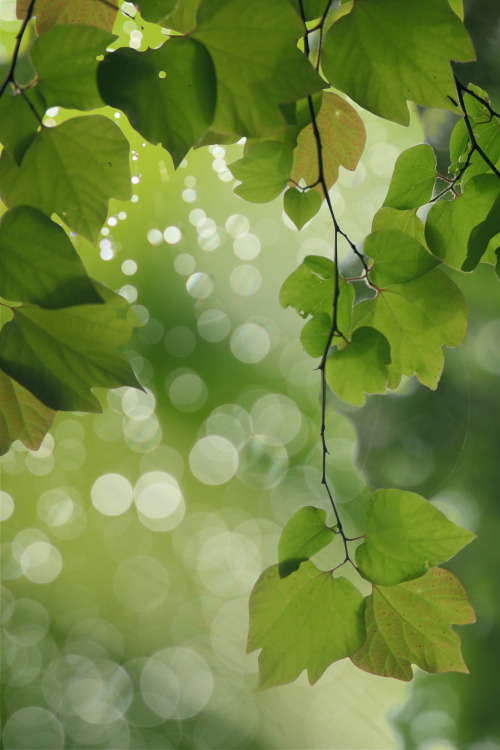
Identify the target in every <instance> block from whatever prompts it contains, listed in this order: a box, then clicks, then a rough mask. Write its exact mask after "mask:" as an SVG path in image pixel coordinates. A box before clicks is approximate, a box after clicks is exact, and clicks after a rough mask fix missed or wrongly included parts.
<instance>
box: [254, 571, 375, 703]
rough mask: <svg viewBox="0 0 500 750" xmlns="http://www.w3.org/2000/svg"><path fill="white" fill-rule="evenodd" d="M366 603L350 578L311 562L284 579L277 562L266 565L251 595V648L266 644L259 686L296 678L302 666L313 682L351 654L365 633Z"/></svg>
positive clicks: (261, 662) (281, 682)
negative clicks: (336, 575)
mask: <svg viewBox="0 0 500 750" xmlns="http://www.w3.org/2000/svg"><path fill="white" fill-rule="evenodd" d="M364 606H365V600H364V598H363V596H362V595H361V594H360V593H359V591H358V590H357V589H356V588H355V587H354V586H353V585H352V583H350V582H349V581H347V580H346V579H345V578H332V575H331V573H330V572H328V571H327V572H326V573H324V572H322V571H320V570H318V569H317V568H316V567H315V566H314V565H313V564H312V563H311V562H309V561H307V562H304V563H302V565H301V566H300V568H299V569H298V570H297V571H295V572H294V573H291V574H290V575H289V576H287V577H286V578H281V577H280V574H279V570H278V565H273V566H271V567H270V568H267V570H265V571H264V573H262V575H261V576H260V578H259V580H258V581H257V583H256V584H255V586H254V589H253V591H252V594H251V596H250V630H249V634H248V647H247V651H248V652H249V653H250V652H252V651H255V649H258V648H260V649H262V651H261V654H260V656H259V688H260V689H264V688H269V687H273V686H275V685H284V684H286V683H288V682H293V680H295V679H296V678H297V677H298V676H299V674H300V673H301V672H302V671H303V670H304V669H307V671H308V676H309V682H310V683H311V685H312V684H314V683H315V682H317V680H319V678H320V677H321V675H322V674H323V672H324V671H325V670H326V669H327V667H329V666H330V664H332V663H333V662H334V661H338V660H339V659H343V658H344V657H346V656H351V655H352V654H353V653H354V652H355V651H357V650H358V649H359V648H360V646H361V644H362V643H363V640H364V638H365V625H364Z"/></svg>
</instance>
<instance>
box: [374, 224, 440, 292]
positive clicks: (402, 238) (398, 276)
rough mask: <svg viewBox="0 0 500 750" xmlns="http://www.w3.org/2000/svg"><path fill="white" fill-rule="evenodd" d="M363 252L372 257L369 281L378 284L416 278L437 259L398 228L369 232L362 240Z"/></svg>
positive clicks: (390, 283)
mask: <svg viewBox="0 0 500 750" xmlns="http://www.w3.org/2000/svg"><path fill="white" fill-rule="evenodd" d="M363 252H364V253H365V255H368V257H369V258H372V259H373V260H374V264H373V267H372V269H371V270H370V281H372V282H373V283H374V284H376V286H380V287H388V286H390V285H392V284H403V283H404V282H407V281H411V280H412V279H416V278H418V277H419V276H422V275H423V274H425V273H427V271H430V270H431V268H435V266H437V265H438V263H439V261H438V260H436V258H435V257H433V256H432V255H431V254H430V253H429V252H427V251H426V250H425V248H424V247H422V245H421V244H420V242H419V241H418V240H416V239H414V238H413V237H412V236H411V235H410V234H406V233H405V232H401V231H400V230H399V229H379V230H378V231H376V232H372V234H369V235H368V237H367V238H366V240H365V244H364V247H363Z"/></svg>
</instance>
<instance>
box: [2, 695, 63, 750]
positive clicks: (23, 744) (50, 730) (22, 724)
mask: <svg viewBox="0 0 500 750" xmlns="http://www.w3.org/2000/svg"><path fill="white" fill-rule="evenodd" d="M64 737H65V735H64V728H63V725H62V724H61V722H60V721H59V719H58V718H57V717H56V716H54V714H53V713H51V712H50V711H47V710H46V709H45V708H41V707H40V706H26V707H24V708H20V709H19V710H18V711H15V712H14V713H13V714H11V715H10V716H9V718H8V719H7V721H6V722H5V727H4V730H3V733H2V738H3V746H4V747H9V748H31V747H33V748H34V747H36V748H37V750H62V749H63V747H64Z"/></svg>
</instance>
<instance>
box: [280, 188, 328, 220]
mask: <svg viewBox="0 0 500 750" xmlns="http://www.w3.org/2000/svg"><path fill="white" fill-rule="evenodd" d="M283 208H284V209H285V213H286V214H287V216H288V217H289V218H290V219H291V220H292V221H293V223H294V224H295V226H296V227H297V229H302V227H303V226H304V224H307V222H308V221H310V220H311V219H312V218H313V216H316V214H317V213H318V211H319V209H320V208H321V196H320V195H319V193H318V192H316V190H306V191H305V192H304V191H303V190H297V188H289V189H288V190H287V191H286V193H285V195H284V197H283Z"/></svg>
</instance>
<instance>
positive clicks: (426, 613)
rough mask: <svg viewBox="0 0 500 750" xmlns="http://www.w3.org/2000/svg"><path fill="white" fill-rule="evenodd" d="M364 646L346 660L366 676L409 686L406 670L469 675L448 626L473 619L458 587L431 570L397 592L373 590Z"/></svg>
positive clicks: (437, 570) (450, 578)
mask: <svg viewBox="0 0 500 750" xmlns="http://www.w3.org/2000/svg"><path fill="white" fill-rule="evenodd" d="M365 617H366V630H367V635H366V641H365V643H364V644H363V646H362V647H361V648H360V649H359V651H358V652H357V653H356V654H354V656H352V657H351V660H352V662H353V664H355V665H356V666H357V667H359V668H360V669H363V670H364V671H365V672H371V673H372V674H376V675H381V676H383V677H395V678H396V679H398V680H405V681H406V682H408V681H409V680H411V679H412V677H413V672H412V668H411V665H412V664H416V665H417V666H419V667H420V668H421V669H423V670H425V671H426V672H434V673H439V672H468V669H467V667H466V665H465V663H464V660H463V657H462V654H461V651H460V639H459V637H458V635H457V634H456V633H455V632H454V631H453V630H452V629H451V627H450V625H452V624H455V625H467V624H469V623H471V622H474V621H475V614H474V610H473V609H472V606H471V604H470V602H469V599H468V598H467V594H466V593H465V591H464V588H463V586H462V584H461V583H460V581H459V580H458V579H457V578H455V576H454V575H452V574H451V573H449V572H448V571H447V570H442V569H441V568H433V569H432V570H429V571H428V572H427V573H426V574H425V575H424V576H422V577H421V578H416V579H414V580H413V581H408V582H406V583H400V584H399V585H398V586H374V587H373V595H372V597H370V598H369V599H368V600H367V605H366V614H365Z"/></svg>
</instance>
